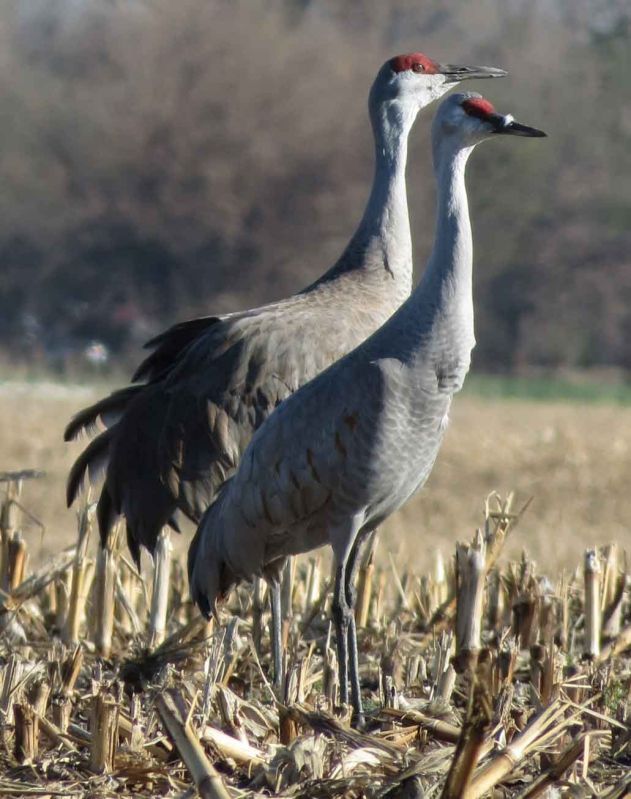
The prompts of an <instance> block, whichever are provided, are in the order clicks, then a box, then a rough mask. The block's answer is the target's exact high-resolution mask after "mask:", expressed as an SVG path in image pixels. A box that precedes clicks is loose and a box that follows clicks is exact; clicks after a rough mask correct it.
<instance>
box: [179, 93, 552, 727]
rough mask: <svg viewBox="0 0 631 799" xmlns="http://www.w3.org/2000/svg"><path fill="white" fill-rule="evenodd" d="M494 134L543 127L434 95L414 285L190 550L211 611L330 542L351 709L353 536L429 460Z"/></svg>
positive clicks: (271, 425)
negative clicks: (480, 170)
mask: <svg viewBox="0 0 631 799" xmlns="http://www.w3.org/2000/svg"><path fill="white" fill-rule="evenodd" d="M497 134H507V135H518V136H544V135H545V134H544V133H542V132H541V131H539V130H536V129H534V128H529V127H526V126H524V125H520V124H519V123H517V122H515V121H514V120H513V118H512V117H511V116H510V115H509V116H502V115H500V114H498V113H496V112H495V109H494V108H493V106H492V105H491V103H489V102H488V101H487V100H484V99H483V98H482V97H480V95H477V94H472V93H464V94H454V95H451V96H450V97H449V98H448V99H447V100H445V101H444V102H443V103H442V105H441V106H440V108H439V110H438V112H437V114H436V118H435V120H434V124H433V128H432V148H433V157H434V169H435V174H436V180H437V184H438V196H437V203H438V211H437V222H436V234H435V240H434V248H433V251H432V255H431V257H430V260H429V263H428V266H427V269H426V271H425V274H424V276H423V279H422V281H421V283H420V284H419V286H418V287H417V288H416V289H415V291H414V292H413V294H412V296H411V297H410V298H409V299H408V300H407V301H406V302H405V303H404V304H403V305H402V306H401V308H399V310H398V311H397V312H396V313H395V314H394V315H393V316H392V317H391V318H390V319H389V320H388V321H387V322H386V323H385V324H384V325H383V326H382V327H381V328H380V329H379V330H378V331H377V332H376V333H374V334H373V335H372V336H370V338H368V339H367V340H366V341H364V342H363V343H362V344H361V345H360V346H358V347H357V348H356V349H355V350H353V351H352V352H350V353H349V354H348V355H346V356H345V357H344V358H342V359H341V360H340V361H338V362H337V363H335V364H333V365H332V366H331V367H329V368H328V369H327V370H326V371H325V372H323V373H322V374H320V375H319V376H318V377H316V378H315V379H314V380H312V381H311V382H310V383H308V384H307V385H305V386H303V387H302V388H301V389H299V390H298V391H297V392H296V393H295V394H293V395H292V396H291V397H289V398H288V399H287V400H285V402H283V404H282V405H281V406H280V407H279V408H278V409H277V410H276V411H275V412H274V413H273V414H272V415H271V416H270V417H269V418H268V419H267V420H266V422H265V423H264V424H263V425H262V426H261V427H260V428H259V430H258V431H257V432H256V433H255V435H254V437H253V439H252V441H251V443H250V445H249V446H248V448H247V449H246V451H245V452H244V454H243V457H242V460H241V464H240V467H239V469H238V471H237V473H236V474H235V476H234V477H233V478H232V480H231V481H230V482H229V483H227V484H226V485H225V486H224V488H223V489H222V490H221V491H220V493H219V496H218V498H217V500H216V502H215V503H214V504H213V505H212V506H211V507H210V508H209V509H208V511H207V512H206V514H205V515H204V517H203V519H202V521H201V524H200V526H199V528H198V530H197V533H196V536H195V538H194V540H193V542H192V544H191V548H190V551H189V580H190V584H191V589H192V593H193V598H194V599H195V601H196V602H197V603H198V605H199V606H200V608H201V610H202V612H203V613H205V614H206V615H209V614H210V613H211V612H212V610H213V609H214V607H215V602H216V600H217V599H218V598H220V597H222V596H224V595H225V594H226V592H227V591H228V590H229V589H230V587H231V586H232V585H234V584H235V583H237V582H239V581H241V580H245V579H249V578H251V577H253V576H254V575H256V574H265V573H266V572H267V571H268V570H269V569H274V568H277V564H278V563H279V561H280V560H282V558H284V557H286V556H288V555H294V554H297V553H300V552H306V551H308V550H311V549H314V548H316V547H319V546H321V545H323V544H325V543H327V542H328V543H330V544H331V546H332V548H333V553H334V557H335V562H336V580H335V594H334V602H333V615H334V620H335V626H336V635H337V648H338V662H339V669H340V693H341V700H342V701H343V702H347V701H348V678H349V673H350V680H351V689H352V699H353V707H354V711H355V713H356V715H357V716H361V712H362V707H361V695H360V684H359V674H358V662H357V641H356V631H355V623H354V615H353V602H354V595H353V587H352V578H353V571H354V565H355V561H356V556H357V550H358V546H359V542H360V541H361V539H362V537H363V536H364V535H365V534H367V533H369V532H370V531H372V530H374V529H375V528H376V526H378V525H379V524H380V523H381V522H382V521H383V520H384V519H385V518H387V517H388V516H389V515H390V514H391V513H393V512H394V511H395V510H397V509H398V508H399V507H401V505H403V503H404V502H405V501H406V500H407V499H408V498H409V497H410V496H411V494H413V493H414V492H415V491H416V490H417V489H418V488H419V487H420V486H422V485H423V484H424V482H425V481H426V479H427V477H428V476H429V473H430V471H431V469H432V466H433V464H434V461H435V459H436V456H437V454H438V450H439V447H440V444H441V441H442V438H443V434H444V431H445V428H446V425H447V418H448V412H449V406H450V403H451V400H452V396H453V394H454V393H456V392H457V391H459V390H460V388H461V386H462V383H463V381H464V378H465V375H466V373H467V371H468V369H469V363H470V356H471V350H472V348H473V346H474V343H475V339H474V331H473V298H472V236H471V226H470V221H469V211H468V205H467V194H466V189H465V182H464V174H465V166H466V163H467V159H468V158H469V155H470V154H471V152H472V150H473V148H474V146H475V145H476V144H478V143H479V142H481V141H482V140H483V139H486V138H489V137H491V136H494V135H497Z"/></svg>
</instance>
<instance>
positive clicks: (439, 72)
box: [370, 53, 506, 114]
mask: <svg viewBox="0 0 631 799" xmlns="http://www.w3.org/2000/svg"><path fill="white" fill-rule="evenodd" d="M504 75H506V72H504V70H503V69H496V68H495V67H471V66H459V65H455V64H439V63H438V62H437V61H434V60H433V59H431V58H430V57H429V56H426V55H425V54H424V53H407V54H404V55H397V56H395V57H394V58H391V59H390V60H389V61H386V63H385V64H384V65H383V66H382V67H381V69H380V70H379V72H378V73H377V77H376V79H375V82H374V83H373V86H372V89H371V91H370V109H371V113H373V112H376V111H377V110H378V108H379V107H380V106H387V105H388V104H397V105H403V106H407V107H409V108H410V110H411V111H412V112H413V113H414V114H416V113H417V112H418V111H419V110H420V109H421V108H423V107H424V106H426V105H429V103H431V102H432V101H433V100H437V99H438V98H439V97H441V96H442V95H443V94H444V93H445V92H446V91H448V90H449V89H451V88H453V87H454V86H455V85H456V84H457V83H459V82H460V81H462V80H470V79H471V78H502V77H504Z"/></svg>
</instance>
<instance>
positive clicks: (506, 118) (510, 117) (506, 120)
mask: <svg viewBox="0 0 631 799" xmlns="http://www.w3.org/2000/svg"><path fill="white" fill-rule="evenodd" d="M514 121H515V117H514V116H513V115H512V114H505V115H504V116H503V117H502V127H503V128H507V127H508V126H509V125H510V123H511V122H514Z"/></svg>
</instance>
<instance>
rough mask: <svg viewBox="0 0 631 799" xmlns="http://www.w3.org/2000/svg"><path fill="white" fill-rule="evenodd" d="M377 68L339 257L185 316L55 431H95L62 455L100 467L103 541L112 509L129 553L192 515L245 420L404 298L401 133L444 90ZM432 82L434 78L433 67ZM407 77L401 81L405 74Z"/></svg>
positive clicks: (230, 454)
mask: <svg viewBox="0 0 631 799" xmlns="http://www.w3.org/2000/svg"><path fill="white" fill-rule="evenodd" d="M413 78H414V83H412V81H409V80H407V79H406V80H407V83H403V84H402V83H401V81H402V78H401V77H400V76H398V75H396V74H395V73H393V72H392V70H391V68H390V67H389V66H388V64H386V65H384V67H383V68H382V69H381V70H380V72H379V74H378V76H377V79H376V81H375V84H374V86H373V90H372V92H371V101H370V111H371V121H372V124H373V130H374V134H375V146H376V172H375V177H374V182H373V187H372V191H371V195H370V198H369V201H368V204H367V207H366V210H365V213H364V215H363V218H362V220H361V223H360V225H359V227H358V229H357V231H356V233H355V235H354V236H353V238H352V239H351V241H350V243H349V245H348V246H347V248H346V250H345V251H344V253H343V254H342V256H341V258H340V259H339V261H338V262H337V263H336V264H335V265H334V266H333V267H332V268H331V269H330V270H329V271H328V272H327V273H326V274H324V275H323V276H322V277H321V278H320V279H319V280H318V281H316V282H315V283H314V284H312V285H311V286H309V287H307V288H306V289H305V290H304V291H302V292H301V293H299V294H297V295H295V296H293V297H290V298H289V299H286V300H282V301H280V302H276V303H273V304H270V305H267V306H264V307H261V308H257V309H253V310H248V311H244V312H238V313H233V314H227V315H225V316H220V317H209V318H207V319H196V320H192V321H191V322H187V323H184V324H182V325H176V326H175V327H174V328H172V329H171V330H169V331H167V332H166V333H164V334H162V335H161V336H159V337H158V338H157V339H155V340H154V341H153V342H150V343H149V346H154V347H155V350H154V352H153V353H152V354H151V355H150V356H149V357H148V358H147V359H146V360H145V361H144V363H143V364H141V366H140V368H139V369H138V370H137V372H136V375H135V376H134V380H138V381H139V380H145V381H146V382H145V383H138V384H136V385H132V386H130V387H128V388H126V389H123V390H122V391H119V392H115V393H114V394H113V395H111V396H110V397H106V398H105V399H104V400H101V401H100V402H97V403H96V404H95V405H93V406H91V407H90V408H87V409H86V410H84V411H82V412H81V413H80V414H78V416H77V417H76V418H75V419H74V420H73V422H72V423H71V424H70V425H69V427H68V429H67V431H66V439H71V438H73V437H75V436H76V435H77V434H78V433H79V432H80V431H82V430H84V429H88V430H90V429H91V428H93V427H94V426H95V423H96V420H97V419H101V421H102V422H104V423H105V424H106V426H107V429H106V430H105V431H104V432H102V433H101V434H100V435H99V436H98V437H97V438H96V439H94V440H93V441H92V442H91V444H90V445H89V446H88V448H87V449H86V450H85V451H84V453H83V454H82V455H81V456H80V457H79V459H78V460H77V462H76V463H75V465H74V467H73V469H72V471H71V474H70V477H69V483H68V502H69V503H70V502H72V501H73V500H74V498H75V496H76V494H77V491H78V490H79V487H80V485H81V483H82V481H83V479H84V478H85V477H86V476H87V477H88V478H89V479H90V480H94V479H96V478H97V477H98V476H99V474H100V472H102V471H105V475H106V476H105V483H104V486H103V489H102V491H101V497H100V500H99V508H98V515H99V527H100V530H101V536H102V538H103V539H105V537H106V536H107V534H108V531H109V529H110V527H111V526H112V524H113V523H114V521H115V519H116V518H117V517H118V516H119V515H124V516H125V517H126V521H127V537H128V543H129V546H130V549H131V551H132V553H133V554H134V556H135V557H136V559H137V558H138V557H139V554H140V545H144V546H146V547H147V548H148V549H149V550H150V551H153V549H154V547H155V543H156V540H157V536H158V534H159V532H160V529H161V528H162V526H163V525H164V524H166V523H168V522H171V523H172V525H173V526H176V524H177V523H176V521H175V518H174V513H175V511H176V509H180V510H182V511H183V512H184V513H186V515H188V516H189V517H190V518H191V519H193V520H194V521H198V520H199V518H200V516H201V514H202V512H203V511H204V510H205V509H206V507H207V506H208V504H209V503H210V502H211V501H212V499H213V498H214V496H215V494H216V492H217V490H218V488H219V487H220V485H221V484H222V483H223V482H224V480H225V479H226V478H227V477H228V476H229V475H230V474H231V473H232V471H233V470H234V468H235V467H236V465H237V463H238V462H239V459H240V456H241V453H242V452H243V450H244V449H245V447H246V445H247V444H248V442H249V441H250V438H251V437H252V434H253V433H254V431H255V430H256V429H257V428H258V427H259V426H260V425H261V423H262V422H263V421H264V420H265V419H266V418H267V417H268V416H269V414H270V413H271V412H272V411H273V410H274V408H275V407H276V406H277V405H278V404H279V403H280V402H281V401H282V400H284V399H285V398H286V397H288V396H289V395H290V394H291V393H292V392H294V391H295V390H296V389H297V388H298V387H299V386H301V385H303V384H304V383H306V382H308V381H309V380H310V379H311V378H313V377H314V376H315V375H317V374H318V373H319V372H321V371H322V370H323V369H325V368H326V367H327V366H329V365H330V364H331V363H333V362H335V361H336V360H337V359H339V358H340V357H342V356H343V355H344V354H345V353H347V352H348V351H349V350H351V349H353V348H354V347H355V346H357V345H358V344H359V343H360V342H361V341H363V340H364V339H365V338H366V337H367V336H368V335H369V334H370V333H372V332H373V331H374V330H375V329H376V328H377V327H379V325H381V324H382V323H383V322H384V321H385V320H386V319H387V318H388V317H389V316H390V315H391V314H392V312H393V311H394V310H396V308H398V307H399V306H400V305H401V303H402V302H403V301H404V300H405V299H406V298H407V297H408V296H409V294H410V291H411V284H412V252H411V250H412V246H411V237H410V230H409V222H408V210H407V197H406V190H405V164H406V157H407V136H408V133H409V130H410V128H411V126H412V123H413V122H414V119H415V117H416V115H417V112H418V110H419V109H420V108H421V107H422V106H423V105H425V104H427V103H428V102H430V101H431V100H432V99H434V97H435V96H439V95H440V94H442V93H443V91H445V90H446V88H447V86H445V87H444V88H442V87H441V86H437V85H433V84H432V85H431V86H430V85H429V84H428V85H427V86H425V85H424V83H423V80H422V78H419V77H418V76H413ZM441 80H442V78H441ZM408 84H409V85H408Z"/></svg>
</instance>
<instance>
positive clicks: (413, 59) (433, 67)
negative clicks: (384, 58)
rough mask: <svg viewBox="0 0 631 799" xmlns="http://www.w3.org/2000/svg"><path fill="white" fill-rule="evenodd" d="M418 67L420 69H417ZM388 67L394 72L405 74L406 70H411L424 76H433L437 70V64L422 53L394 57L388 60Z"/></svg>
mask: <svg viewBox="0 0 631 799" xmlns="http://www.w3.org/2000/svg"><path fill="white" fill-rule="evenodd" d="M419 65H420V67H422V69H419ZM390 66H391V67H392V69H393V70H394V71H395V72H406V71H407V70H408V69H411V70H413V71H417V72H424V73H425V74H426V75H435V74H436V73H437V72H438V69H439V67H438V64H437V63H436V62H435V61H432V59H431V58H428V57H427V56H426V55H423V53H408V54H407V55H395V57H394V58H391V59H390ZM415 67H416V70H415Z"/></svg>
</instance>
